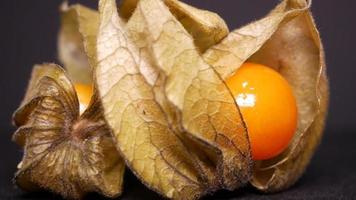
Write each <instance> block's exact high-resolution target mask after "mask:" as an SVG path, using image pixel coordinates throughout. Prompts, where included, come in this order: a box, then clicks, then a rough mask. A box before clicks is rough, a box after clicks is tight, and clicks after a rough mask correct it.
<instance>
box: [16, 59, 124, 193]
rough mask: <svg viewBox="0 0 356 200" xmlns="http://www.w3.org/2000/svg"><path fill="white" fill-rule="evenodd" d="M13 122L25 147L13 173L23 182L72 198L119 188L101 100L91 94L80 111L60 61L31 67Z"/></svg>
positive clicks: (117, 161)
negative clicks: (81, 113) (81, 112)
mask: <svg viewBox="0 0 356 200" xmlns="http://www.w3.org/2000/svg"><path fill="white" fill-rule="evenodd" d="M94 96H96V95H94ZM14 123H15V125H16V126H18V127H19V128H18V129H17V131H16V132H15V133H14V135H13V140H14V141H15V142H17V143H18V144H19V145H21V146H22V147H23V148H24V155H23V158H22V161H21V162H20V164H19V165H18V171H17V172H16V175H15V182H16V183H17V184H18V185H19V186H20V187H21V188H23V189H25V190H37V189H47V190H50V191H53V192H55V193H58V194H60V195H62V196H63V197H66V198H71V199H80V198H82V197H83V196H84V195H85V194H86V193H90V192H98V193H101V194H103V195H105V196H108V197H116V196H118V195H119V194H120V193H121V187H122V177H123V171H124V164H123V162H122V160H121V158H120V157H119V155H118V152H117V151H116V148H115V145H114V143H113V140H112V137H111V131H110V129H109V128H108V126H107V125H106V123H105V120H104V119H103V117H102V114H101V107H100V103H99V101H98V99H97V98H93V100H92V102H91V104H90V105H89V107H88V109H87V111H86V112H85V113H84V114H83V115H81V116H79V103H78V99H77V96H76V92H75V90H74V87H73V86H72V83H71V82H70V80H69V79H68V77H67V76H66V74H65V72H64V70H63V69H62V68H61V67H59V66H57V65H54V64H44V65H37V66H35V67H34V69H33V72H32V77H31V80H30V83H29V86H28V90H27V92H26V95H25V98H24V101H23V102H22V104H21V106H20V108H19V109H18V110H17V111H16V112H15V113H14Z"/></svg>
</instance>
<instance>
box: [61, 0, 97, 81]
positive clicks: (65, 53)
mask: <svg viewBox="0 0 356 200" xmlns="http://www.w3.org/2000/svg"><path fill="white" fill-rule="evenodd" d="M98 27H99V13H98V12H97V11H95V10H92V9H90V8H87V7H84V6H82V5H73V6H68V5H67V3H66V2H65V3H63V5H62V7H61V30H60V33H59V38H58V53H59V59H60V61H61V62H62V63H63V65H64V66H65V68H66V69H67V71H68V74H69V76H70V78H71V80H72V81H74V82H81V83H86V84H89V83H91V80H92V70H91V68H92V67H94V66H95V65H96V58H95V57H96V35H97V32H98Z"/></svg>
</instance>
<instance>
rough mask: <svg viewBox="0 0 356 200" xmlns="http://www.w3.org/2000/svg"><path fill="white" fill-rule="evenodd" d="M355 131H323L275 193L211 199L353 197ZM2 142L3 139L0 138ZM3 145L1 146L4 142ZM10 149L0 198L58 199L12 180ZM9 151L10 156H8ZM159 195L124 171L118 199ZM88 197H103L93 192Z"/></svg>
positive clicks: (229, 194)
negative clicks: (298, 174) (299, 171)
mask: <svg viewBox="0 0 356 200" xmlns="http://www.w3.org/2000/svg"><path fill="white" fill-rule="evenodd" d="M354 134H355V133H354V132H342V131H326V133H325V137H324V139H323V141H322V143H321V145H320V148H319V150H318V151H317V152H316V154H315V156H314V159H313V160H312V162H311V165H310V166H309V167H308V169H307V171H306V173H305V175H304V176H303V177H302V178H301V179H300V180H299V181H298V182H297V184H296V185H294V186H293V187H292V188H290V189H289V190H286V191H284V192H281V193H277V194H269V195H266V194H260V193H258V192H257V191H255V190H253V189H251V188H243V189H241V190H238V191H234V192H227V191H221V192H218V193H217V194H215V195H213V196H209V197H206V198H205V199H207V200H213V199H355V196H356V184H355V183H356V171H355V169H356V162H355V155H356V148H355V145H352V144H353V143H354V139H355V135H354ZM1 144H2V145H5V143H4V142H1ZM3 147H4V146H3ZM6 147H7V148H8V150H7V151H6V152H9V153H8V154H7V155H8V156H7V157H6V159H5V160H4V162H2V164H1V165H0V177H1V180H0V199H26V200H35V199H60V198H59V197H58V196H54V195H53V194H49V193H37V194H26V193H24V192H22V191H21V190H19V189H17V188H16V187H15V186H13V185H12V184H11V178H12V174H13V173H14V170H15V166H16V161H17V160H18V157H13V155H14V153H13V152H16V148H15V147H14V145H7V146H6ZM11 155H12V156H11ZM157 198H159V196H158V195H156V194H155V193H153V192H151V191H149V190H148V189H147V188H145V187H144V186H143V185H142V184H141V183H140V182H139V181H138V180H137V179H136V178H135V177H134V176H133V175H132V174H129V173H127V174H126V177H125V184H124V194H123V195H122V198H121V199H124V200H131V199H147V200H151V199H152V200H155V199H157ZM88 199H90V200H94V199H104V198H101V197H99V196H97V195H95V194H93V195H90V198H88Z"/></svg>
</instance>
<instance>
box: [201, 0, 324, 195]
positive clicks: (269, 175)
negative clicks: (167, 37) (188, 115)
mask: <svg viewBox="0 0 356 200" xmlns="http://www.w3.org/2000/svg"><path fill="white" fill-rule="evenodd" d="M310 5H311V1H305V0H285V1H283V2H282V3H281V4H279V5H278V6H277V7H276V8H275V9H274V10H273V11H272V12H271V13H270V14H269V15H267V16H266V17H265V18H263V19H261V20H258V21H256V22H253V23H251V24H248V25H247V26H245V27H242V28H240V29H237V30H235V31H233V32H231V33H230V34H229V35H228V36H227V37H226V38H225V39H224V40H223V41H222V42H221V43H219V44H217V45H216V46H214V47H212V48H211V49H209V50H208V51H207V52H206V53H205V54H204V59H205V60H206V61H207V62H208V63H210V64H211V65H212V66H214V68H215V69H216V71H217V72H218V73H219V74H220V76H221V77H223V79H225V80H226V79H227V78H228V77H229V76H231V75H232V74H233V73H234V72H235V71H236V70H237V69H238V68H239V67H240V66H241V64H243V63H244V62H246V61H248V62H256V63H260V64H264V65H267V66H270V67H272V68H273V69H275V70H276V71H278V72H279V73H280V74H281V75H282V76H284V77H285V78H286V79H287V81H288V82H289V83H290V85H291V87H292V89H293V92H294V95H295V97H296V100H297V107H298V127H297V131H296V133H295V136H294V138H293V139H292V142H291V143H290V145H289V148H288V149H287V150H286V151H285V152H283V153H282V154H281V155H279V156H277V157H276V158H273V159H270V160H265V161H260V162H256V164H255V167H254V174H253V178H252V180H251V183H252V185H253V186H255V187H256V188H257V189H259V190H262V191H266V192H275V191H280V190H283V189H285V188H288V187H289V186H291V185H292V184H293V183H295V182H296V181H297V180H298V178H299V177H300V176H301V175H302V174H303V172H304V170H305V168H306V166H307V165H308V163H309V161H310V159H311V157H312V155H313V153H314V151H315V148H316V147H317V145H318V144H319V141H320V138H321V136H322V131H323V127H324V122H325V116H326V113H327V105H328V98H329V89H328V81H327V77H326V67H325V61H324V50H323V47H322V44H321V41H320V36H319V33H318V31H317V29H316V27H315V24H314V20H313V18H312V16H311V14H310V11H309V8H310ZM271 92H272V91H271ZM281 106H283V105H281Z"/></svg>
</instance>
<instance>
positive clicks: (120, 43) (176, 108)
mask: <svg viewBox="0 0 356 200" xmlns="http://www.w3.org/2000/svg"><path fill="white" fill-rule="evenodd" d="M310 4H311V2H310V1H308V2H307V1H305V0H284V1H283V2H281V3H280V4H279V5H278V6H277V7H276V8H275V9H274V10H273V11H272V12H271V13H270V14H268V15H267V16H266V17H265V18H263V19H261V20H258V21H256V22H253V23H251V24H248V25H246V26H244V27H242V28H240V29H237V30H235V31H232V32H231V33H229V30H228V28H227V26H226V24H225V22H224V20H222V19H221V18H220V17H219V16H218V15H217V14H215V13H212V12H209V11H204V10H200V9H197V8H194V7H191V6H189V5H187V4H184V3H182V2H180V1H177V0H140V1H138V0H124V1H122V4H121V6H120V8H119V11H118V10H117V6H116V2H115V0H101V1H100V3H99V7H100V9H99V10H100V13H98V12H97V11H94V10H90V9H87V8H85V7H83V6H80V5H76V6H72V7H68V6H67V5H66V4H64V5H63V6H62V13H63V14H62V28H61V32H60V36H59V53H60V59H61V62H62V63H64V64H65V66H66V69H67V70H68V72H69V75H70V76H71V77H70V78H71V80H72V81H74V82H80V83H91V81H92V77H91V72H90V71H91V70H93V71H94V80H95V85H96V86H97V88H98V93H96V94H95V95H94V96H95V97H94V100H93V101H94V102H96V103H94V105H95V106H90V107H89V109H88V110H87V112H85V113H84V115H83V118H85V117H88V116H93V117H92V118H90V119H91V120H92V122H95V123H99V122H100V123H101V122H103V118H102V116H101V106H102V108H103V114H104V117H105V121H106V122H107V124H108V125H109V127H110V129H111V130H112V131H109V132H110V133H111V134H112V136H113V138H114V141H115V142H114V143H115V144H116V149H117V150H118V151H119V152H120V154H121V156H122V158H123V159H124V160H125V162H126V165H127V166H128V167H129V168H130V169H131V170H132V172H133V173H134V174H135V175H136V176H137V177H138V178H139V179H140V180H141V181H142V182H143V183H144V184H145V185H146V186H147V187H149V188H150V189H152V190H154V191H156V192H157V193H159V194H161V195H162V196H164V197H167V198H173V199H197V198H199V197H201V196H203V195H205V194H208V193H212V192H214V191H215V190H217V189H229V190H233V189H236V188H239V187H240V186H243V185H244V184H246V183H247V182H249V181H250V182H251V183H252V185H254V186H255V187H256V188H258V189H259V190H262V191H266V192H273V191H279V190H282V189H285V188H287V187H289V186H290V185H292V184H293V183H294V182H295V181H296V180H297V179H298V178H299V177H300V176H301V174H302V173H303V171H304V170H305V168H306V166H307V164H308V162H309V160H310V158H311V156H312V155H313V152H314V151H315V148H316V146H317V144H318V143H319V140H320V138H321V133H322V129H323V125H324V121H325V115H326V111H327V104H328V95H329V94H328V81H327V78H326V72H325V63H324V52H323V48H322V45H321V41H320V37H319V34H318V32H317V30H316V28H315V24H314V21H313V19H312V17H311V15H310V12H309V7H310ZM246 61H250V62H256V63H261V64H265V65H267V66H270V67H272V68H274V69H275V70H277V71H278V72H279V73H280V74H281V75H283V76H284V77H285V78H286V79H287V80H288V82H289V83H290V85H291V86H292V88H293V92H294V94H295V96H296V99H297V106H298V129H297V132H296V134H295V137H294V138H293V140H292V142H291V144H290V146H289V148H288V149H287V150H286V151H285V152H283V153H282V154H281V155H280V156H278V157H276V158H274V159H270V160H266V161H259V162H255V164H254V167H253V165H252V159H251V152H250V145H249V141H248V135H247V130H246V127H245V124H244V122H243V119H242V116H241V114H240V111H239V108H238V106H237V105H236V103H235V102H234V98H233V96H232V95H231V93H230V91H229V90H228V89H227V87H226V85H225V83H224V80H226V79H227V78H228V77H229V76H231V75H232V74H233V73H234V72H235V71H236V70H237V69H238V68H239V67H240V66H241V65H242V64H243V63H244V62H246ZM46 68H48V67H44V69H46ZM50 68H55V69H57V68H58V67H54V66H51V67H50ZM37 69H40V68H35V71H36V70H37ZM58 69H60V68H58ZM60 71H61V70H60ZM61 73H63V71H61ZM34 74H36V72H34ZM33 77H37V75H33ZM61 77H65V76H61ZM37 79H38V78H32V80H36V81H37ZM55 80H56V81H55V82H58V83H61V81H62V82H63V80H64V81H68V78H61V79H55ZM36 81H35V82H36ZM31 82H34V81H31ZM39 86H41V84H40V85H39ZM48 86H50V85H48ZM48 86H46V87H48ZM46 87H45V86H43V85H42V86H41V87H39V88H38V87H37V89H36V87H34V84H32V83H30V86H29V89H28V92H27V95H26V97H25V100H24V103H23V104H22V105H23V108H21V109H20V110H19V111H18V112H17V113H18V114H16V115H15V122H16V124H17V125H19V126H22V127H26V126H25V124H26V123H30V121H31V120H32V119H34V117H33V113H34V110H35V108H37V107H38V103H31V102H37V98H33V97H34V96H36V95H37V96H38V94H41V95H43V94H46V95H45V99H46V98H47V96H48V95H49V96H51V95H52V96H53V95H54V94H53V90H49V89H48V88H47V89H46ZM64 91H66V92H67V93H68V94H69V95H68V94H67V96H68V97H67V98H64V100H66V99H68V98H69V99H71V101H73V102H75V101H76V103H75V104H76V105H77V104H78V102H77V99H76V97H75V95H74V97H73V96H72V94H73V88H72V86H71V84H67V86H65V87H64ZM48 92H49V93H48ZM41 95H40V96H41ZM60 96H61V97H62V95H60ZM33 99H35V100H33ZM50 99H51V98H50ZM54 99H55V98H54ZM61 99H62V98H61ZM99 100H100V102H99ZM51 101H52V102H53V100H51ZM62 101H63V99H62ZM53 105H54V104H53ZM72 107H73V106H72ZM76 112H78V111H76ZM63 113H64V112H63ZM68 113H70V112H68ZM75 115H76V114H74V115H73V116H75ZM95 116H96V117H95ZM72 118H75V117H72V116H71V117H65V119H72ZM31 123H32V122H31ZM71 123H72V121H70V120H69V123H68V124H71ZM104 124H105V123H104ZM21 129H22V128H21V127H20V129H19V131H20V130H21ZM24 130H26V128H24ZM19 131H18V132H19ZM62 132H65V131H62ZM110 133H108V132H107V131H105V134H103V135H105V137H104V138H107V137H106V136H108V135H110ZM15 135H18V136H15V138H16V141H17V142H18V143H20V144H21V145H25V149H26V148H30V147H31V145H28V144H29V142H28V141H30V139H27V138H30V137H32V135H33V136H36V135H39V134H15ZM99 138H100V137H99ZM65 144H66V145H67V146H64V148H67V147H70V144H67V143H65ZM89 146H90V143H89ZM98 147H100V148H99V150H101V151H104V150H105V149H109V150H107V151H109V152H111V154H110V155H114V152H116V151H115V150H113V146H112V143H109V142H108V145H106V146H101V145H99V146H98ZM25 152H29V151H28V150H27V151H25ZM76 153H77V154H78V158H82V159H84V158H85V155H82V153H83V152H82V151H77V152H76ZM51 154H53V153H52V152H51V153H50V154H48V155H51ZM26 155H28V154H27V153H25V157H26ZM82 156H84V157H82ZM116 156H117V155H116ZM25 157H24V158H25ZM96 158H97V159H98V160H101V161H103V162H106V163H109V160H111V158H110V157H107V156H103V157H96ZM116 158H117V160H118V163H117V165H116V167H117V168H118V170H117V171H116V173H115V174H108V176H104V177H105V178H104V179H103V180H108V181H114V182H115V181H116V182H117V183H118V184H119V187H118V188H120V189H118V188H116V189H117V190H111V191H110V192H108V190H105V189H107V188H106V186H105V184H98V183H100V181H98V180H95V181H92V182H90V181H89V179H88V178H84V181H83V176H78V174H79V172H83V171H86V169H88V168H89V167H90V166H83V170H79V171H78V170H77V171H76V170H70V171H71V172H73V173H72V174H71V176H68V175H66V174H61V175H62V176H63V177H66V179H65V180H67V182H63V180H57V179H55V180H54V179H48V180H51V181H52V182H51V183H52V185H51V187H49V186H48V185H49V184H47V185H44V184H42V185H41V181H43V180H46V177H50V178H51V177H56V176H53V175H52V176H49V175H48V174H49V173H44V174H43V173H42V174H40V173H37V172H36V170H32V177H30V176H28V175H27V174H30V175H31V173H24V171H25V169H24V168H23V166H24V164H23V163H22V164H20V165H19V167H20V170H19V172H18V175H17V181H18V183H19V184H20V185H21V186H22V187H25V188H28V189H30V188H31V189H34V188H35V187H36V186H38V185H40V186H42V187H44V188H47V189H50V190H53V191H55V192H58V193H61V194H62V195H63V196H66V197H68V198H80V197H82V196H83V194H84V193H86V192H90V191H97V192H101V193H103V194H104V195H107V196H114V194H115V196H117V195H118V194H119V193H120V192H121V184H122V177H123V171H124V167H123V164H122V162H120V161H121V159H120V158H119V157H118V156H117V157H116ZM27 160H32V162H37V161H34V160H33V159H31V158H30V159H27ZM58 161H59V162H58V163H60V161H61V160H58ZM71 163H74V164H75V162H71ZM44 164H46V162H44ZM108 165H109V164H108ZM58 166H61V165H58ZM73 166H74V165H73ZM59 169H61V168H60V167H59ZM97 169H98V170H99V171H98V172H99V174H105V173H106V172H105V170H104V171H103V170H102V169H99V168H97ZM27 171H28V170H27ZM114 171H115V170H114ZM30 172H31V171H30ZM34 172H35V173H34ZM25 174H26V176H25ZM57 177H58V176H57ZM61 181H62V182H61ZM78 181H79V182H78ZM116 182H115V183H116ZM47 183H49V182H47ZM63 183H64V185H66V186H73V185H75V186H78V184H79V183H81V185H80V186H82V188H86V190H73V188H75V187H60V186H61V185H63ZM94 183H96V184H94ZM111 183H113V182H111ZM76 189H78V188H76Z"/></svg>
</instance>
